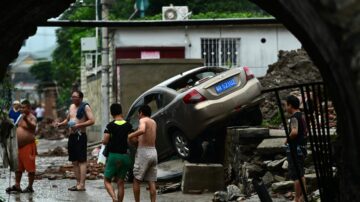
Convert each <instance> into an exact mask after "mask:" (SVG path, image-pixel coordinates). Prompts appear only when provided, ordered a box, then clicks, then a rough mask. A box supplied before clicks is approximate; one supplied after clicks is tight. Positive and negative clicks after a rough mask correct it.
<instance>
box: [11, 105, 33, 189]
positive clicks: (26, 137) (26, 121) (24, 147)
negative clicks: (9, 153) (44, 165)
mask: <svg viewBox="0 0 360 202" xmlns="http://www.w3.org/2000/svg"><path fill="white" fill-rule="evenodd" d="M20 111H21V115H20V117H19V118H18V121H17V128H16V137H17V140H18V160H19V164H18V169H17V171H16V172H15V185H13V186H12V187H9V188H7V189H6V193H33V192H34V189H33V183H34V180H35V169H36V166H35V158H36V155H37V154H36V144H35V129H36V117H35V116H34V115H33V114H32V113H31V105H30V102H29V101H28V100H24V101H22V102H21V107H20ZM24 171H26V172H27V173H28V179H29V184H28V186H27V187H26V188H25V189H23V190H21V188H20V182H21V177H22V174H23V173H24Z"/></svg>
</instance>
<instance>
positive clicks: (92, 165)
mask: <svg viewBox="0 0 360 202" xmlns="http://www.w3.org/2000/svg"><path fill="white" fill-rule="evenodd" d="M104 169H105V167H104V165H102V164H97V163H96V161H95V160H88V162H87V174H86V179H87V180H96V179H103V178H104V175H103V173H104ZM36 179H37V180H40V179H49V180H57V179H75V174H74V172H73V165H72V164H67V165H63V166H60V167H51V166H50V167H48V168H47V169H46V170H45V171H44V172H43V173H37V174H36Z"/></svg>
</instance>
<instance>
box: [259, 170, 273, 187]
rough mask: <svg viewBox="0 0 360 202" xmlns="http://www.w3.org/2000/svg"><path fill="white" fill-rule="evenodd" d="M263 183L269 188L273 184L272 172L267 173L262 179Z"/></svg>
mask: <svg viewBox="0 0 360 202" xmlns="http://www.w3.org/2000/svg"><path fill="white" fill-rule="evenodd" d="M262 181H263V182H264V184H265V186H266V187H269V186H270V185H271V183H272V182H274V176H273V174H271V172H269V171H268V172H266V173H265V175H264V176H263V177H262Z"/></svg>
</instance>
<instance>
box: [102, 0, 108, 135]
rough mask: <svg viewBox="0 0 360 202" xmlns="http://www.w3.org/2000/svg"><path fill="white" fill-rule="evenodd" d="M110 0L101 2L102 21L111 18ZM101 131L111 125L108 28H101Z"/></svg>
mask: <svg viewBox="0 0 360 202" xmlns="http://www.w3.org/2000/svg"><path fill="white" fill-rule="evenodd" d="M108 3H109V2H108V0H101V18H102V19H101V20H104V21H107V20H108V16H109V8H108ZM101 38H102V39H101V46H102V49H101V115H102V122H101V130H102V131H103V130H104V129H105V127H106V124H107V123H109V113H108V112H109V68H110V67H109V33H108V28H107V27H102V28H101Z"/></svg>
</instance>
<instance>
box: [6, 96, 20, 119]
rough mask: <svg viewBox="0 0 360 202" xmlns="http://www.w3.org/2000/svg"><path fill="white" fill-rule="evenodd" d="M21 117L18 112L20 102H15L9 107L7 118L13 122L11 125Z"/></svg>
mask: <svg viewBox="0 0 360 202" xmlns="http://www.w3.org/2000/svg"><path fill="white" fill-rule="evenodd" d="M20 115H21V112H20V102H19V101H17V100H15V101H14V102H13V106H12V107H11V109H10V111H9V118H10V119H11V120H13V123H16V121H17V120H18V118H19V116H20Z"/></svg>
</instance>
